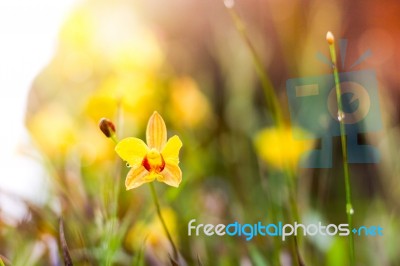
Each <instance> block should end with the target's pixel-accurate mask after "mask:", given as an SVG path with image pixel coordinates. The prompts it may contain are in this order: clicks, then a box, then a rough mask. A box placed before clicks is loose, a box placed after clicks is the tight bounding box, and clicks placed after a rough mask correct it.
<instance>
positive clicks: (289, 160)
mask: <svg viewBox="0 0 400 266" xmlns="http://www.w3.org/2000/svg"><path fill="white" fill-rule="evenodd" d="M306 134H307V133H306V132H304V131H303V130H302V129H300V128H297V127H294V128H290V127H281V128H277V127H268V128H265V129H263V130H261V131H260V132H258V133H257V135H256V136H255V139H254V143H255V146H256V150H257V153H258V155H259V156H260V158H261V159H262V160H263V161H264V162H265V163H267V164H269V165H270V166H272V167H275V168H278V169H282V168H284V167H287V166H289V167H291V168H293V169H294V168H296V167H297V165H298V163H299V160H300V158H301V156H302V155H303V153H304V152H305V151H307V150H309V149H311V145H312V141H309V140H295V139H293V135H304V136H305V135H306Z"/></svg>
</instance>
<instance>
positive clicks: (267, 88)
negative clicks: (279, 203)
mask: <svg viewBox="0 0 400 266" xmlns="http://www.w3.org/2000/svg"><path fill="white" fill-rule="evenodd" d="M226 2H228V4H227V3H226ZM224 3H225V6H226V7H227V10H228V12H229V14H230V16H231V18H232V21H233V22H234V24H235V28H236V30H237V31H238V32H239V34H240V36H241V37H242V39H243V41H244V42H245V44H246V46H247V48H248V50H249V52H250V54H251V56H252V59H253V64H254V67H255V70H256V73H257V76H258V78H259V79H260V82H261V87H262V89H263V92H264V95H265V99H266V103H267V106H268V107H269V108H270V112H271V114H272V118H273V124H274V125H276V127H277V128H278V130H279V129H282V128H284V120H283V114H282V111H281V109H280V108H279V106H280V104H279V100H278V97H277V95H276V93H275V91H274V89H273V85H272V83H271V80H270V79H269V77H268V75H267V74H266V71H265V68H264V65H263V63H262V60H261V58H260V56H259V55H258V53H257V51H256V49H255V47H254V45H253V43H252V42H251V40H250V38H249V36H248V34H247V31H246V28H245V26H244V23H243V21H242V19H241V18H240V16H239V14H238V13H237V12H236V11H235V9H234V6H233V5H232V3H233V2H232V3H231V2H230V1H229V0H228V1H227V0H225V1H224ZM285 175H286V182H287V186H288V189H289V205H290V208H291V212H292V216H293V218H294V219H295V221H297V222H300V215H299V211H298V206H297V203H296V199H295V195H296V194H295V187H294V181H293V180H294V176H293V175H292V173H291V170H290V167H289V166H285ZM288 217H290V215H288ZM289 219H290V218H289ZM295 238H296V237H295ZM291 253H292V257H293V259H294V260H296V262H297V263H298V265H303V263H302V258H301V255H300V251H299V244H298V241H297V239H294V250H293V249H291Z"/></svg>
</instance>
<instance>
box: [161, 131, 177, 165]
mask: <svg viewBox="0 0 400 266" xmlns="http://www.w3.org/2000/svg"><path fill="white" fill-rule="evenodd" d="M181 147H182V141H181V139H180V138H179V137H178V136H176V135H175V136H173V137H172V138H170V139H169V140H168V142H167V144H165V147H164V149H163V150H162V152H161V154H162V156H163V158H164V160H165V162H166V163H172V164H176V165H177V164H179V150H180V149H181Z"/></svg>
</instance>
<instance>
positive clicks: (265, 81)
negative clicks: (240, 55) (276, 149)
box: [227, 7, 283, 126]
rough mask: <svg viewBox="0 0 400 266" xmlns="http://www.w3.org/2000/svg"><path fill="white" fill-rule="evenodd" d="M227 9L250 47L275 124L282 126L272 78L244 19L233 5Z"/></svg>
mask: <svg viewBox="0 0 400 266" xmlns="http://www.w3.org/2000/svg"><path fill="white" fill-rule="evenodd" d="M227 9H228V12H229V14H230V16H231V18H232V21H233V22H234V24H235V27H236V30H237V31H238V32H239V34H240V36H241V37H242V39H243V40H244V42H245V44H246V46H247V48H248V49H249V51H250V53H251V57H252V59H253V64H254V67H255V70H256V72H257V75H258V77H259V79H260V82H261V87H262V89H263V92H264V95H265V99H266V103H267V106H268V107H269V108H270V111H271V114H272V118H273V120H274V124H276V125H278V126H280V125H281V124H282V121H283V120H282V117H283V116H282V113H281V111H280V109H279V101H278V98H277V97H276V94H275V91H274V89H273V86H272V83H271V80H270V79H269V78H268V76H267V75H266V74H265V73H266V71H265V69H264V66H263V63H262V61H261V59H260V56H259V55H258V53H257V51H256V49H255V48H254V45H253V43H252V42H251V40H250V38H249V36H248V34H247V32H246V28H245V26H244V23H243V22H242V19H241V18H240V17H239V15H238V13H237V12H236V11H235V9H234V8H233V7H228V8H227Z"/></svg>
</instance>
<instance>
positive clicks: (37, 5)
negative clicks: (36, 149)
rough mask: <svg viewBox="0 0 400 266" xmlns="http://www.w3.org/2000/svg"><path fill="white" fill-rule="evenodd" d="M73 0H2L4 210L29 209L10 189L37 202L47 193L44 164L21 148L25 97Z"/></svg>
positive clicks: (0, 191) (0, 164) (0, 184)
mask: <svg viewBox="0 0 400 266" xmlns="http://www.w3.org/2000/svg"><path fill="white" fill-rule="evenodd" d="M74 2H75V1H74V0H57V1H53V0H10V1H5V0H0V170H1V174H0V214H1V213H3V215H4V213H6V215H10V216H13V217H14V218H17V217H21V216H22V215H24V207H23V205H22V204H18V202H15V201H13V200H11V199H10V197H8V196H6V195H5V194H4V192H5V191H7V193H11V194H16V195H20V196H22V197H23V198H27V199H30V200H32V201H34V202H38V203H39V202H40V201H42V200H43V199H44V197H45V195H46V193H45V192H46V185H45V184H46V182H45V179H44V178H43V174H41V170H40V165H39V164H38V163H36V162H35V161H34V160H33V159H30V158H28V157H27V156H26V155H24V154H22V153H21V152H20V150H21V147H23V146H26V145H29V136H28V134H27V133H26V130H25V126H24V115H25V109H26V98H27V94H28V91H29V88H30V86H31V83H32V81H33V79H34V78H35V76H36V75H37V74H38V73H39V72H40V70H41V68H43V67H44V66H45V65H46V64H47V62H48V61H49V60H50V58H51V56H52V54H53V52H54V49H55V45H56V42H57V34H58V30H59V28H60V26H61V24H62V22H63V21H64V19H65V18H66V16H67V14H68V12H69V11H70V10H71V8H72V5H73V4H74ZM10 218H11V217H10Z"/></svg>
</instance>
